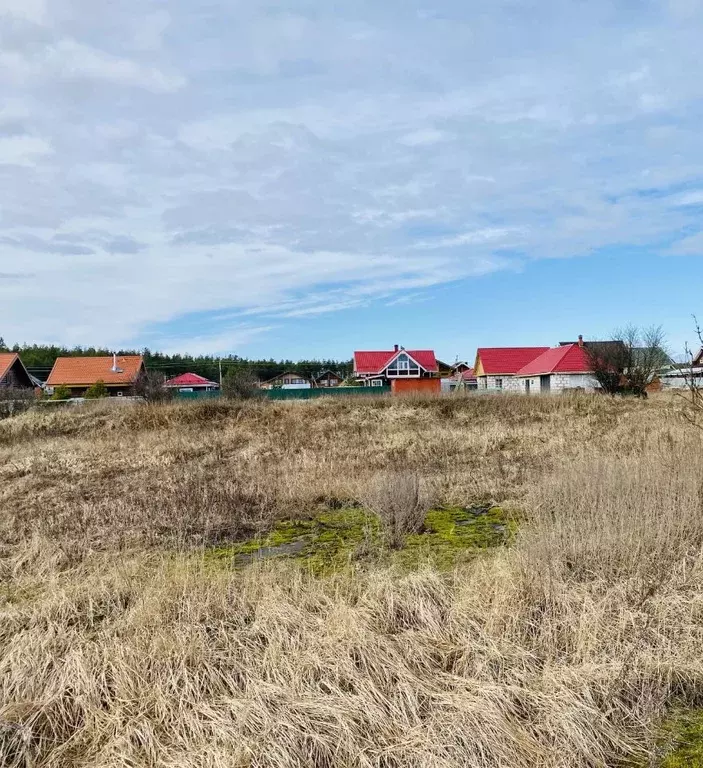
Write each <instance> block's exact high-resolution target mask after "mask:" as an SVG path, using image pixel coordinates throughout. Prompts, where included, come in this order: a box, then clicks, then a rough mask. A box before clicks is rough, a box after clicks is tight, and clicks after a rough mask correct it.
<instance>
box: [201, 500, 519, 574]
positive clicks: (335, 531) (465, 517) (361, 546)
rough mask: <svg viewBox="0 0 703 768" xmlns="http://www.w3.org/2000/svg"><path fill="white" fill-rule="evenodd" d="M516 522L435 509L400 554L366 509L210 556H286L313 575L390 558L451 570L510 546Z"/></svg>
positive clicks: (281, 526)
mask: <svg viewBox="0 0 703 768" xmlns="http://www.w3.org/2000/svg"><path fill="white" fill-rule="evenodd" d="M513 532H514V523H513V522H512V521H511V520H510V519H509V517H508V515H506V513H505V512H504V511H503V510H502V509H501V508H500V507H473V508H467V509H461V508H457V509H435V510H432V511H431V512H430V513H429V514H428V515H427V518H426V520H425V531H424V532H423V533H418V534H413V535H410V536H407V537H406V539H405V546H404V547H403V549H401V550H397V551H390V550H388V549H387V548H386V547H384V545H383V539H382V536H381V530H380V525H379V521H378V519H377V518H376V517H375V516H374V515H372V514H369V513H368V512H366V511H365V510H363V509H358V508H354V509H339V510H330V511H328V512H324V513H322V514H319V515H317V516H316V517H314V518H312V519H309V520H283V521H281V522H279V523H277V524H276V526H275V527H274V528H273V530H272V531H271V532H270V533H268V534H267V535H266V536H262V537H259V538H255V539H251V540H249V541H246V542H243V543H241V544H235V545H233V546H230V547H224V548H218V549H214V550H211V551H210V552H209V553H208V557H209V558H212V559H215V560H218V561H223V560H225V561H227V562H228V563H231V564H233V565H234V566H244V565H247V564H249V563H252V562H255V561H258V560H268V559H273V558H286V559H293V560H296V561H299V562H300V563H301V565H303V566H304V567H306V568H308V569H310V570H312V571H313V572H315V573H326V572H330V571H334V570H339V569H341V568H344V567H346V566H348V565H349V564H350V563H353V562H356V563H363V562H364V561H367V560H375V561H378V560H387V561H389V562H391V563H394V564H396V565H399V566H401V567H404V568H416V567H417V566H418V565H420V564H422V563H426V562H430V563H432V564H433V565H435V566H436V567H438V568H451V567H453V566H454V565H455V564H456V563H458V562H461V561H462V560H465V559H468V558H470V557H472V556H475V555H476V553H477V552H479V551H481V550H485V549H488V548H490V547H497V546H501V545H504V544H506V543H508V542H509V540H510V538H511V537H512V534H513Z"/></svg>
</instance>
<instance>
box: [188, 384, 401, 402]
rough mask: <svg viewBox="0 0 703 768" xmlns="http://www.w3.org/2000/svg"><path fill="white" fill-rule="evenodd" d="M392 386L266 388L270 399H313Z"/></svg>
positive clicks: (194, 395) (200, 395) (193, 396)
mask: <svg viewBox="0 0 703 768" xmlns="http://www.w3.org/2000/svg"><path fill="white" fill-rule="evenodd" d="M390 391H391V388H390V387H330V388H329V389H322V388H321V389H264V390H261V394H262V395H263V396H264V397H266V398H268V399H269V400H313V399H314V398H316V397H349V396H351V395H367V396H368V395H386V394H389V393H390ZM177 394H178V397H179V398H181V399H183V400H206V399H213V398H218V397H220V393H219V392H178V393H177Z"/></svg>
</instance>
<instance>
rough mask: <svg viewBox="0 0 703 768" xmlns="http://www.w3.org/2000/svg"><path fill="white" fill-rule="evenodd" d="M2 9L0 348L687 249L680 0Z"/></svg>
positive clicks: (693, 88) (692, 101) (192, 324)
mask: <svg viewBox="0 0 703 768" xmlns="http://www.w3.org/2000/svg"><path fill="white" fill-rule="evenodd" d="M0 3H1V4H0V34H1V35H2V40H3V47H2V52H1V53H0V78H2V90H3V104H2V105H1V106H0V164H3V165H2V173H3V184H2V185H0V238H4V239H3V240H2V242H3V248H2V249H0V273H1V274H4V275H10V274H12V275H16V274H18V273H20V272H21V273H22V274H23V275H25V277H23V279H21V280H19V279H15V278H13V279H11V280H10V279H4V280H0V303H1V304H2V306H3V308H4V309H5V313H4V317H5V320H4V322H5V327H4V328H3V335H4V336H5V338H6V339H7V338H13V339H14V338H17V339H20V340H32V339H37V340H39V339H46V338H51V339H54V340H57V341H64V342H68V343H105V344H108V343H109V344H113V345H120V344H126V343H130V342H133V343H139V342H141V341H145V342H146V341H148V342H149V343H150V344H151V346H157V345H165V346H168V347H169V348H172V349H175V348H178V347H179V346H181V345H180V343H179V339H183V340H184V343H183V346H184V347H185V346H188V344H191V343H192V344H195V345H197V346H202V348H206V347H207V348H212V349H216V348H217V349H218V351H219V348H221V347H222V346H223V345H224V346H227V345H231V344H239V343H245V342H244V341H243V339H245V338H249V339H251V340H252V341H254V340H256V339H258V340H261V341H262V343H263V340H264V337H265V336H266V334H267V333H270V331H267V330H266V329H268V328H269V327H270V326H272V325H275V324H276V322H277V321H276V318H280V317H284V316H285V317H286V322H287V323H294V322H298V323H303V322H304V320H303V318H304V317H308V316H309V317H314V316H316V315H322V314H325V313H331V312H334V311H342V310H344V309H350V308H355V307H364V311H367V308H368V310H369V311H373V307H374V305H375V304H376V303H380V302H383V303H384V304H386V303H390V304H392V303H394V302H396V301H397V300H400V301H402V300H403V297H404V296H407V295H408V293H409V292H417V291H422V290H423V289H425V288H428V287H429V286H438V285H441V284H442V283H445V282H448V281H453V280H462V279H463V280H468V279H470V278H471V277H473V276H476V275H481V274H486V273H489V272H492V271H496V270H501V269H513V268H515V267H516V265H518V264H521V263H524V262H526V261H529V260H530V259H539V258H558V257H565V256H572V255H577V254H578V255H587V254H589V253H590V252H591V251H593V250H598V249H601V248H607V247H608V246H613V245H622V244H624V245H629V246H646V245H649V244H651V243H662V242H676V243H677V244H676V245H675V246H673V248H672V249H673V250H674V251H676V252H691V253H698V252H699V250H700V237H701V236H703V235H701V232H703V225H702V224H701V222H700V221H699V217H698V211H697V210H696V206H698V205H700V204H701V203H703V197H702V196H701V193H700V190H701V189H703V147H702V146H701V142H700V138H699V133H700V132H699V125H700V121H701V118H702V117H703V109H702V108H701V104H702V103H703V80H701V78H699V77H698V76H697V72H699V71H700V70H701V68H702V67H703V47H701V46H700V44H699V41H700V38H701V35H703V18H702V17H701V15H700V14H699V13H698V12H697V4H696V3H695V2H694V0H670V3H669V6H667V5H666V4H656V3H650V4H644V5H642V4H641V5H640V6H638V7H637V8H636V9H634V8H633V7H632V5H631V4H629V5H628V4H613V3H611V2H610V1H609V0H593V2H590V3H579V2H576V1H575V0H566V2H564V3H557V2H553V1H552V0H549V1H548V2H538V0H527V1H526V3H523V4H522V5H521V6H520V11H519V13H517V12H516V10H515V4H514V3H512V2H509V1H508V0H496V1H495V2H488V1H487V0H486V1H485V2H484V0H480V2H479V3H478V5H476V4H475V3H474V4H470V3H469V4H467V3H462V2H459V0H436V1H435V2H434V3H433V4H432V10H431V13H429V12H428V13H427V14H426V15H425V16H424V17H423V18H419V17H418V14H417V13H414V12H408V8H407V4H406V3H404V2H402V0H387V2H383V3H367V2H362V3H355V4H344V3H343V4H330V3H323V2H321V0H320V1H319V2H318V0H313V2H312V3H310V2H305V3H303V2H301V1H300V0H284V1H283V3H279V4H278V5H276V4H274V5H271V4H265V3H263V2H259V1H258V0H253V2H251V3H247V4H241V3H238V4H231V3H225V2H219V0H216V1H215V2H212V3H207V4H202V3H192V2H188V1H187V0H173V1H172V2H169V3H168V11H167V12H166V11H164V10H158V11H156V12H154V10H153V5H149V4H147V6H145V4H144V3H142V2H137V0H122V2H120V3H104V4H101V7H100V11H101V12H100V13H96V12H95V5H94V3H93V2H90V1H89V0H52V3H51V4H50V5H49V6H48V7H45V6H44V5H43V4H42V3H39V2H37V0H34V1H33V2H32V0H23V2H22V3H19V2H16V0H13V1H12V3H11V4H10V3H9V2H7V0H0ZM18 19H19V21H18ZM682 19H683V20H684V21H683V23H682ZM38 24H41V25H42V26H38ZM545 29H549V35H545V33H544V30H545ZM496 50H500V51H501V56H496V55H495V51H496ZM682 190H685V191H682ZM684 234H685V235H686V239H682V238H683V237H684ZM57 235H58V236H57ZM61 238H63V239H61ZM17 264H20V265H22V268H21V269H18V268H17ZM27 306H31V307H32V311H31V312H27V311H26V308H27ZM397 306H402V303H401V304H398V305H397ZM214 313H216V314H217V317H216V316H215V314H214ZM222 313H229V314H231V316H232V317H231V318H230V319H228V320H227V321H224V320H219V319H217V318H219V317H220V316H221V314H222ZM8 318H9V319H8ZM263 318H265V320H264V319H263ZM225 322H226V323H228V325H226V327H225V331H223V330H222V327H221V326H220V325H219V324H220V323H225ZM240 326H241V327H240ZM241 334H244V336H243V335H241ZM246 334H249V335H248V336H247V335H246ZM252 334H255V335H252ZM208 339H210V341H208ZM154 340H156V341H154Z"/></svg>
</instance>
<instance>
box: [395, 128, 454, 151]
mask: <svg viewBox="0 0 703 768" xmlns="http://www.w3.org/2000/svg"><path fill="white" fill-rule="evenodd" d="M445 138H446V134H445V133H444V131H438V130H436V129H435V128H424V129H421V130H419V131H413V132H412V133H406V134H405V136H401V137H400V139H398V141H399V142H400V143H401V144H405V145H406V146H408V147H422V146H426V145H429V144H437V143H438V142H440V141H444V139H445Z"/></svg>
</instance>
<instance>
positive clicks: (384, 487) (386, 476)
mask: <svg viewBox="0 0 703 768" xmlns="http://www.w3.org/2000/svg"><path fill="white" fill-rule="evenodd" d="M431 499H432V496H431V494H430V491H429V489H428V488H427V485H426V483H423V482H422V481H421V479H420V476H419V475H418V473H417V472H393V473H388V472H387V473H383V474H380V475H377V476H376V477H374V478H373V479H372V480H371V481H370V483H369V484H368V486H367V487H366V489H365V490H364V492H363V494H362V497H361V501H362V503H363V504H364V506H366V507H367V508H368V509H369V510H371V511H372V512H374V513H375V514H376V515H378V518H379V520H380V521H381V528H382V531H383V537H384V539H385V542H386V544H387V545H388V546H389V547H391V549H401V548H402V547H403V543H404V541H405V537H406V536H407V535H408V534H410V533H421V532H422V529H423V527H424V524H425V517H426V516H427V513H428V512H429V510H430V509H431V508H432V500H431Z"/></svg>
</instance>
